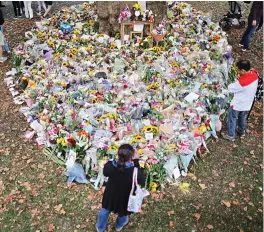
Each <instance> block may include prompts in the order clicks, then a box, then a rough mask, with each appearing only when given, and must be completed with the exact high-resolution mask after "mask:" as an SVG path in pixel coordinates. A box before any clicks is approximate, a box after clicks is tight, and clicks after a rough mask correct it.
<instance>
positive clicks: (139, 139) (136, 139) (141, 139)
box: [130, 135, 146, 144]
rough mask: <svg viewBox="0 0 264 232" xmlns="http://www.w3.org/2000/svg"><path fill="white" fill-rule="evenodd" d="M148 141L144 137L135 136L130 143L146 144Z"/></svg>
mask: <svg viewBox="0 0 264 232" xmlns="http://www.w3.org/2000/svg"><path fill="white" fill-rule="evenodd" d="M145 142H146V140H145V138H144V137H143V136H142V135H134V136H133V138H132V139H131V141H130V143H132V144H133V143H145Z"/></svg>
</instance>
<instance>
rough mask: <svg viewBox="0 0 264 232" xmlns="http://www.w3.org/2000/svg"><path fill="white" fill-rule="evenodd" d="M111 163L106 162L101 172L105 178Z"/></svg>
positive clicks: (107, 175)
mask: <svg viewBox="0 0 264 232" xmlns="http://www.w3.org/2000/svg"><path fill="white" fill-rule="evenodd" d="M111 165H112V164H111V161H108V162H107V163H106V164H105V166H104V170H103V174H104V176H105V177H109V174H110V166H111Z"/></svg>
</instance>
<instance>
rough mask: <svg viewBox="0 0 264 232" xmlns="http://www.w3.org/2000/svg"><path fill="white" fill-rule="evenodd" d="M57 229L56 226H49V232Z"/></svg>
mask: <svg viewBox="0 0 264 232" xmlns="http://www.w3.org/2000/svg"><path fill="white" fill-rule="evenodd" d="M54 229H55V226H54V225H53V224H49V225H48V231H49V232H51V231H53V230H54Z"/></svg>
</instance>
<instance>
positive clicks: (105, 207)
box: [96, 144, 145, 232]
mask: <svg viewBox="0 0 264 232" xmlns="http://www.w3.org/2000/svg"><path fill="white" fill-rule="evenodd" d="M133 158H134V159H133ZM136 158H137V157H135V150H134V148H133V147H132V146H131V145H130V144H123V145H121V146H120V147H119V149H118V159H116V160H114V161H108V162H107V163H106V164H105V166H104V170H103V174H104V176H106V177H108V181H107V184H106V188H105V191H104V196H103V202H102V208H101V210H100V213H99V215H98V220H97V224H96V230H97V232H103V231H105V230H106V227H107V222H108V216H109V214H110V213H111V212H114V213H116V214H118V217H117V221H116V226H115V227H116V231H121V230H122V229H123V227H124V226H125V225H127V224H128V214H129V213H128V211H127V205H128V199H129V195H130V191H131V188H132V182H133V181H132V179H133V172H134V167H137V168H138V183H139V184H140V185H144V182H145V178H144V176H143V172H142V170H141V169H140V166H139V162H138V159H136Z"/></svg>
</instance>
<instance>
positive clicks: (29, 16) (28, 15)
mask: <svg viewBox="0 0 264 232" xmlns="http://www.w3.org/2000/svg"><path fill="white" fill-rule="evenodd" d="M31 4H32V1H24V7H25V15H26V18H27V19H33V10H32V7H31Z"/></svg>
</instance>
